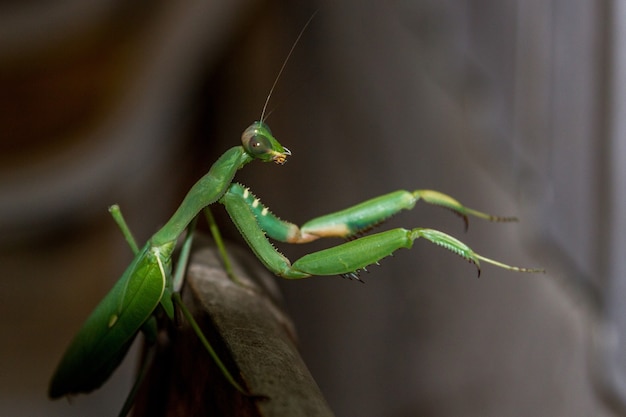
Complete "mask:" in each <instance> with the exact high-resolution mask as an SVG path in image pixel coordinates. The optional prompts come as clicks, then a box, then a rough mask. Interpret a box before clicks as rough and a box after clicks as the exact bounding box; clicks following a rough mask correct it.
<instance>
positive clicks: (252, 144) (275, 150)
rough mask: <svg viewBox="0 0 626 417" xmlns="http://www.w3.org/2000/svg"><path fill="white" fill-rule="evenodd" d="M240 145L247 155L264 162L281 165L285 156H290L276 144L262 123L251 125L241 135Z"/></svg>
mask: <svg viewBox="0 0 626 417" xmlns="http://www.w3.org/2000/svg"><path fill="white" fill-rule="evenodd" d="M241 143H242V144H243V147H244V149H245V151H246V152H247V153H248V155H250V156H252V157H253V158H256V159H260V160H262V161H265V162H268V161H274V162H276V163H277V164H280V165H282V164H284V163H285V161H286V160H287V156H289V155H291V152H289V149H287V148H284V147H283V146H282V145H281V144H280V143H278V141H277V140H276V139H275V138H274V136H272V132H271V131H270V129H269V127H268V126H267V125H266V124H265V123H263V122H254V123H252V125H250V127H248V128H247V129H246V130H245V131H244V132H243V134H242V135H241Z"/></svg>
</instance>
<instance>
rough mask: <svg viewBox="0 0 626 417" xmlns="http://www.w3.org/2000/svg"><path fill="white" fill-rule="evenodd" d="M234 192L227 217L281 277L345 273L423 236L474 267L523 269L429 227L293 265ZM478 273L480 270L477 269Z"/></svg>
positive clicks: (226, 199)
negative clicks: (492, 266)
mask: <svg viewBox="0 0 626 417" xmlns="http://www.w3.org/2000/svg"><path fill="white" fill-rule="evenodd" d="M242 197H243V196H242V195H241V194H238V193H233V192H231V191H228V192H227V193H226V194H225V195H224V196H223V197H222V199H221V200H220V201H221V202H222V203H223V204H224V205H225V206H226V210H227V211H228V213H229V215H230V217H231V219H232V220H233V222H234V223H235V225H236V226H237V228H238V229H239V231H240V232H241V234H242V236H244V238H245V239H246V241H247V242H248V245H249V246H250V247H251V248H252V250H253V251H254V253H255V254H256V255H257V257H258V258H259V259H260V260H261V262H263V264H264V265H265V266H266V267H267V268H268V269H270V270H271V271H273V272H274V273H275V274H277V275H279V276H282V277H284V278H306V277H309V276H312V275H344V276H345V275H347V276H354V274H355V273H356V272H358V271H359V270H362V269H364V268H366V267H367V266H369V265H372V264H376V263H378V261H380V260H381V259H383V258H385V257H387V256H389V255H391V254H393V253H394V252H395V251H396V250H398V249H400V248H411V247H412V246H413V241H414V240H415V239H418V238H420V237H421V238H424V239H426V240H428V241H430V242H432V243H435V244H437V245H439V246H442V247H444V248H446V249H448V250H450V251H452V252H454V253H456V254H457V255H459V256H461V257H463V258H465V259H467V260H468V261H470V262H472V263H473V264H475V265H476V266H477V267H479V265H480V261H485V262H489V263H492V264H494V265H497V266H500V267H502V268H505V269H511V270H517V271H527V272H530V271H531V270H527V269H524V268H517V267H511V266H508V265H505V264H502V263H500V262H497V261H493V260H491V259H488V258H484V257H482V256H480V255H478V254H477V253H475V252H474V251H473V250H472V249H470V248H469V247H468V246H467V245H465V244H464V243H462V242H461V241H459V240H457V239H455V238H453V237H452V236H449V235H447V234H445V233H443V232H439V231H437V230H432V229H422V228H417V229H412V230H407V229H392V230H388V231H386V232H381V233H376V234H373V235H370V236H365V237H362V238H359V239H355V240H352V241H350V242H347V243H343V244H341V245H338V246H335V247H332V248H329V249H324V250H321V251H319V252H314V253H311V254H309V255H305V256H303V257H302V258H300V259H298V260H297V261H296V262H294V263H293V265H292V264H291V263H290V261H289V260H288V259H287V258H286V257H285V256H283V255H282V254H281V253H279V252H278V251H277V250H276V249H275V248H274V246H273V245H272V244H271V243H270V242H269V241H268V239H267V237H266V236H265V233H264V231H263V230H262V229H261V226H260V224H259V223H260V222H259V221H257V215H255V212H254V209H253V207H252V206H251V205H250V204H249V203H248V202H247V201H246V199H245V198H242ZM479 272H480V269H479Z"/></svg>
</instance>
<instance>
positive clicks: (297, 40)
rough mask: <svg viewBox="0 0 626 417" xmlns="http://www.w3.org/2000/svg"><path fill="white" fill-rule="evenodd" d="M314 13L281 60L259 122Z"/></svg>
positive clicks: (262, 119)
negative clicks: (281, 62) (281, 63)
mask: <svg viewBox="0 0 626 417" xmlns="http://www.w3.org/2000/svg"><path fill="white" fill-rule="evenodd" d="M316 14H317V10H316V11H315V12H314V13H313V14H312V15H311V17H309V20H307V21H306V23H305V24H304V26H303V27H302V29H301V30H300V33H299V34H298V37H297V38H296V40H295V42H294V43H293V45H291V49H290V50H289V53H288V54H287V57H286V58H285V60H284V61H283V65H282V66H281V67H280V70H279V71H278V75H276V79H274V84H272V88H270V92H269V94H268V95H267V98H266V99H265V104H264V105H263V111H262V112H261V119H260V121H261V122H264V121H265V119H264V117H265V111H266V110H267V105H268V104H269V102H270V98H271V97H272V93H273V92H274V88H276V84H278V80H279V79H280V76H281V75H282V73H283V71H284V70H285V67H286V66H287V62H288V61H289V58H291V54H293V50H294V49H296V45H297V44H298V42H299V41H300V38H301V37H302V34H303V33H304V31H305V30H306V28H307V27H308V26H309V23H311V20H313V18H314V17H315V15H316Z"/></svg>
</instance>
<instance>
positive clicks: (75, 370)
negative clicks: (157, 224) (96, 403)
mask: <svg viewBox="0 0 626 417" xmlns="http://www.w3.org/2000/svg"><path fill="white" fill-rule="evenodd" d="M173 246H174V245H173V244H171V245H166V246H162V247H157V248H155V247H151V246H150V244H146V246H144V248H143V249H142V251H141V252H140V254H139V255H138V256H137V257H136V258H135V260H134V261H133V262H132V263H131V264H130V265H129V266H128V268H127V269H126V271H125V272H124V274H123V275H122V277H121V278H120V279H119V280H118V281H117V283H116V284H115V286H114V287H113V288H112V289H111V291H110V292H109V293H108V294H107V295H106V296H105V298H104V299H103V300H102V301H101V302H100V304H99V305H98V306H97V307H96V309H95V310H94V311H93V312H92V313H91V315H90V316H89V318H88V319H87V321H86V322H85V324H84V325H83V327H82V328H81V329H80V330H79V332H78V333H77V334H76V336H75V337H74V339H73V340H72V342H71V344H70V346H69V347H68V349H67V350H66V352H65V355H64V356H63V358H62V359H61V362H60V363H59V366H58V367H57V369H56V371H55V373H54V375H53V377H52V380H51V381H50V387H49V391H48V394H49V396H50V397H51V398H58V397H61V396H63V395H69V394H75V393H80V392H90V391H92V390H94V389H96V388H98V387H100V386H101V385H102V384H103V383H104V382H105V381H106V380H107V379H108V378H109V376H110V375H111V373H112V372H113V371H114V370H115V368H117V366H118V365H119V363H120V362H121V361H122V359H123V358H124V356H125V354H126V351H127V350H128V348H129V347H130V345H131V344H132V341H133V340H134V338H135V336H136V334H137V332H138V331H139V329H140V328H141V326H142V325H143V324H144V323H145V322H146V320H147V319H148V318H149V317H150V316H151V315H152V313H153V312H154V310H155V308H156V307H157V306H158V304H159V302H161V299H162V298H163V295H164V294H165V293H166V277H168V276H169V274H170V272H169V271H170V269H171V263H170V262H169V259H170V256H171V252H172V250H173Z"/></svg>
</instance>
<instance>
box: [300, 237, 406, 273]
mask: <svg viewBox="0 0 626 417" xmlns="http://www.w3.org/2000/svg"><path fill="white" fill-rule="evenodd" d="M411 246H413V239H411V231H410V230H406V229H392V230H387V231H385V232H380V233H376V234H373V235H369V236H365V237H362V238H360V239H356V240H352V241H350V242H346V243H344V244H342V245H339V246H334V247H332V248H328V249H324V250H321V251H319V252H313V253H311V254H309V255H305V256H303V257H302V258H300V259H298V260H297V261H295V262H294V263H293V265H292V268H293V269H294V270H296V271H298V272H302V273H305V274H308V275H346V274H351V273H353V272H356V271H358V270H361V269H364V268H366V267H367V266H369V265H372V264H375V263H377V262H378V261H380V260H381V259H383V258H385V257H387V256H389V255H391V254H392V253H393V252H395V251H396V250H398V249H400V248H407V249H408V248H411Z"/></svg>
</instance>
